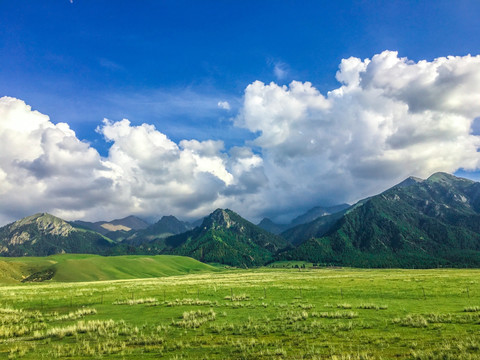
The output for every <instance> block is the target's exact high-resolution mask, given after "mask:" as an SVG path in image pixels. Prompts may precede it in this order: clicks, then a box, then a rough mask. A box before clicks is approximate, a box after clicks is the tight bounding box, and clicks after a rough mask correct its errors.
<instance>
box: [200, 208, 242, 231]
mask: <svg viewBox="0 0 480 360" xmlns="http://www.w3.org/2000/svg"><path fill="white" fill-rule="evenodd" d="M233 214H235V213H234V212H233V211H232V210H229V209H217V210H215V211H214V212H213V213H211V214H210V215H208V216H207V217H206V218H205V220H204V221H203V224H202V226H204V227H225V228H227V229H228V228H230V227H232V226H233V225H234V224H235V221H233V220H232V215H233Z"/></svg>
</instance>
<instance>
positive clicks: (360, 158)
mask: <svg viewBox="0 0 480 360" xmlns="http://www.w3.org/2000/svg"><path fill="white" fill-rule="evenodd" d="M336 78H337V80H338V81H339V82H340V84H341V85H340V87H338V88H337V89H334V90H332V91H330V92H328V93H327V94H321V93H320V92H319V91H318V90H317V89H316V88H315V87H314V86H313V85H312V84H311V83H309V82H305V83H302V82H296V81H294V82H292V83H291V84H290V85H289V86H279V85H277V84H275V83H270V84H264V83H262V82H260V81H255V82H253V83H252V84H250V85H249V86H247V88H246V89H245V94H244V99H243V105H242V107H241V109H240V111H239V113H238V115H237V116H236V117H235V118H234V123H235V125H236V126H238V127H241V128H245V129H248V130H249V131H251V132H252V133H253V134H255V139H254V140H253V141H250V142H246V143H245V144H244V146H243V147H232V148H226V147H225V144H224V143H223V142H222V141H213V140H207V141H197V140H195V139H190V140H182V141H179V142H178V143H176V142H173V141H172V140H170V139H169V138H168V136H167V135H165V134H163V133H162V132H161V131H159V130H158V129H156V128H155V127H154V126H153V125H149V124H143V125H141V126H132V124H131V123H130V122H129V121H128V120H126V119H124V120H121V121H116V122H114V121H109V120H104V122H103V124H102V125H101V126H99V127H98V129H97V131H98V132H99V133H101V134H102V135H103V136H104V138H105V140H106V141H107V142H109V143H110V144H111V146H110V150H109V153H108V156H106V157H101V156H100V155H99V153H98V152H97V150H96V149H94V148H93V147H92V146H91V145H90V144H88V143H87V142H84V141H81V140H79V139H78V138H77V137H76V135H75V133H74V131H73V130H72V129H70V127H69V126H68V124H65V123H58V124H53V123H52V122H51V121H50V119H49V118H48V116H46V115H43V114H41V113H39V112H37V111H33V110H32V109H31V108H30V106H28V105H27V104H25V103H24V102H23V101H21V100H18V99H14V98H9V97H4V98H1V99H0V144H1V145H0V146H1V150H2V151H1V152H0V184H1V187H0V204H1V205H0V222H3V223H5V222H6V221H10V220H14V219H17V218H19V217H22V216H26V215H29V214H31V213H34V212H38V211H49V212H52V213H54V214H56V215H58V216H62V217H65V218H67V219H75V218H85V219H107V218H108V219H109V218H113V217H117V216H125V215H129V214H137V215H140V216H153V217H159V216H160V215H165V214H175V215H179V216H183V217H186V218H195V217H199V216H203V215H205V214H206V213H208V212H209V211H212V210H213V209H215V208H216V207H230V208H232V209H234V210H237V211H239V212H240V213H241V214H242V215H245V216H247V217H249V218H252V219H256V218H258V216H262V215H264V214H268V215H271V216H274V215H276V214H277V215H278V214H281V213H286V214H292V215H293V214H294V213H295V212H296V211H298V210H301V209H305V208H308V207H310V206H314V205H318V204H322V203H323V204H327V203H330V204H332V203H339V202H343V201H349V202H352V201H355V200H358V199H359V198H362V197H364V196H368V195H372V194H374V193H376V192H379V191H381V190H383V189H385V188H387V187H389V186H391V185H393V184H395V183H396V182H399V181H401V180H402V179H403V178H405V177H407V176H410V175H415V176H420V177H426V176H428V175H430V174H431V173H433V172H435V171H448V172H454V171H455V170H457V169H459V168H464V169H467V170H476V169H479V167H480V156H479V153H478V149H479V147H480V137H479V136H478V135H477V134H475V133H474V132H473V129H474V126H473V123H474V120H475V119H476V118H478V117H479V116H480V101H479V99H480V56H464V57H453V56H450V57H445V58H438V59H435V60H433V61H430V62H429V61H419V62H413V61H410V60H408V59H407V58H401V57H399V56H398V54H397V53H396V52H392V51H385V52H383V53H381V54H377V55H375V56H373V57H372V58H371V59H365V60H361V59H358V58H353V57H352V58H349V59H344V60H342V62H341V64H340V66H339V70H338V72H337V74H336ZM219 106H221V105H220V103H219ZM224 108H225V107H224Z"/></svg>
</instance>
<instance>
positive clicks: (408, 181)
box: [394, 176, 424, 187]
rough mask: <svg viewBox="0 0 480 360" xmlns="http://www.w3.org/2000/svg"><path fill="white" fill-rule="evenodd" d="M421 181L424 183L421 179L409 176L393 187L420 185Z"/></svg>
mask: <svg viewBox="0 0 480 360" xmlns="http://www.w3.org/2000/svg"><path fill="white" fill-rule="evenodd" d="M423 181H424V180H423V179H420V178H418V177H415V176H409V177H408V178H406V179H405V180H403V181H402V182H400V183H398V184H397V185H395V186H394V187H405V186H410V185H415V184H418V183H421V182H423Z"/></svg>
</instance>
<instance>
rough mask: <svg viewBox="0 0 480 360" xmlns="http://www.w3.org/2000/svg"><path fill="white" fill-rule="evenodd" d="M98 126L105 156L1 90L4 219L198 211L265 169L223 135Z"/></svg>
mask: <svg viewBox="0 0 480 360" xmlns="http://www.w3.org/2000/svg"><path fill="white" fill-rule="evenodd" d="M97 131H98V132H99V133H101V134H102V135H103V136H104V137H105V139H106V140H107V141H108V142H111V143H112V144H111V147H110V149H109V154H108V156H107V157H106V158H101V157H100V155H99V154H98V152H97V151H96V150H95V149H94V148H92V147H91V146H90V145H89V144H88V143H85V142H82V141H80V140H78V139H77V137H76V135H75V133H74V132H73V131H72V130H71V129H70V128H69V127H68V125H67V124H64V123H59V124H57V125H55V124H53V123H52V122H51V121H50V120H49V118H48V116H45V115H43V114H40V113H39V112H37V111H32V110H31V108H30V106H28V105H26V104H25V103H24V102H23V101H21V100H17V99H14V98H8V97H4V98H1V99H0V143H1V144H2V152H1V153H0V180H1V181H2V187H1V188H0V203H1V204H2V206H1V207H0V221H2V222H3V223H4V222H6V221H10V220H15V219H17V218H19V217H22V216H26V215H28V214H32V213H34V212H39V211H49V212H53V213H54V214H56V215H58V216H63V217H65V218H67V219H74V218H85V217H86V218H88V219H105V218H111V217H116V216H124V215H128V214H131V213H133V214H138V215H144V216H160V215H164V214H171V213H173V214H177V215H182V216H186V217H197V216H198V217H199V216H202V215H205V213H207V212H209V211H212V210H214V209H215V208H216V207H220V206H226V205H227V203H228V201H230V200H233V199H234V198H236V197H238V196H241V195H242V194H244V193H248V192H251V191H252V190H251V189H252V188H255V189H256V188H258V186H259V185H258V184H255V183H252V181H251V179H249V178H248V174H250V173H251V172H252V171H255V172H257V173H262V160H261V158H260V157H258V156H256V155H254V154H253V153H251V152H249V150H248V149H247V150H244V151H241V150H234V149H232V150H231V155H229V154H228V153H226V152H225V151H224V144H223V142H222V141H212V140H207V141H197V140H182V141H180V142H179V144H177V143H175V142H173V141H172V140H170V139H169V138H168V137H167V136H166V135H165V134H163V133H161V132H159V131H157V130H156V129H155V127H154V126H153V125H148V124H142V125H140V126H132V125H131V123H130V122H129V121H128V120H126V119H124V120H121V121H118V122H111V121H108V120H104V123H103V125H102V126H100V127H98V129H97ZM227 194H228V195H227Z"/></svg>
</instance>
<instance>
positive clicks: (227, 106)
mask: <svg viewBox="0 0 480 360" xmlns="http://www.w3.org/2000/svg"><path fill="white" fill-rule="evenodd" d="M217 105H218V107H219V108H220V109H223V110H230V109H231V107H230V103H229V102H228V101H219V102H218V104H217Z"/></svg>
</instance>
